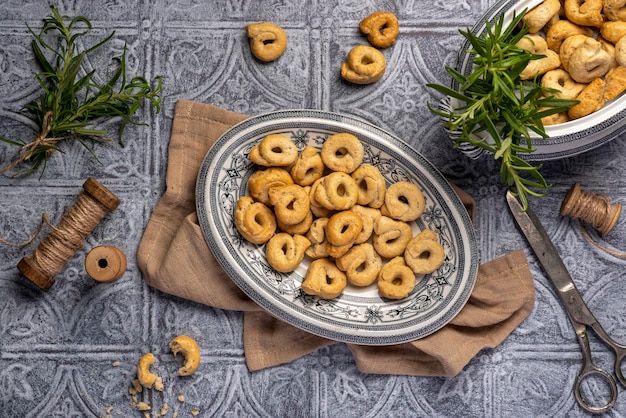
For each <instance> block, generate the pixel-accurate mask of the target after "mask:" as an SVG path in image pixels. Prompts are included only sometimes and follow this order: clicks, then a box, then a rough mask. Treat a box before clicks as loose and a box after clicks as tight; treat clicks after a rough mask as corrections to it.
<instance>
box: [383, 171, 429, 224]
mask: <svg viewBox="0 0 626 418" xmlns="http://www.w3.org/2000/svg"><path fill="white" fill-rule="evenodd" d="M425 208H426V202H425V200H424V194H423V193H422V190H421V189H420V188H419V186H418V185H417V184H414V183H411V182H408V181H398V182H396V183H393V184H392V185H391V186H389V187H388V188H387V191H386V192H385V204H384V205H383V206H382V207H381V208H380V211H381V213H382V214H383V215H385V216H388V217H390V218H393V219H397V220H399V221H404V222H411V221H414V220H416V219H417V218H419V217H420V216H422V213H424V209H425Z"/></svg>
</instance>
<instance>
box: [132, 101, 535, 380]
mask: <svg viewBox="0 0 626 418" xmlns="http://www.w3.org/2000/svg"><path fill="white" fill-rule="evenodd" d="M246 117H247V116H245V115H240V114H236V113H232V112H229V111H227V110H224V109H221V108H217V107H214V106H211V105H208V104H203V103H196V102H191V101H184V100H181V101H179V102H178V103H177V104H176V109H175V114H174V121H173V125H172V134H171V139H170V144H169V156H168V165H167V176H166V191H165V193H164V195H163V196H162V197H161V199H160V201H159V202H158V204H157V206H156V208H155V210H154V212H153V214H152V216H151V218H150V220H149V222H148V225H147V227H146V230H145V232H144V235H143V237H142V239H141V242H140V244H139V250H138V253H137V262H138V265H139V267H140V269H141V270H142V272H143V275H144V279H145V281H146V282H147V283H148V284H149V285H150V286H152V287H154V288H156V289H159V290H161V291H163V292H165V293H169V294H172V295H176V296H179V297H182V298H185V299H190V300H193V301H195V302H199V303H202V304H206V305H209V306H212V307H214V308H220V309H226V310H237V311H243V312H244V324H243V325H244V336H243V342H244V352H245V356H246V362H247V365H248V368H249V369H250V370H260V369H263V368H267V367H271V366H275V365H278V364H283V363H287V362H290V361H292V360H294V359H297V358H299V357H301V356H303V355H305V354H307V353H310V352H313V351H315V350H317V349H319V348H322V347H325V346H327V345H330V344H334V343H335V342H334V341H331V340H328V339H325V338H322V337H318V336H316V335H313V334H310V333H308V332H306V331H303V330H300V329H298V328H295V327H293V326H291V325H289V324H287V323H285V322H283V321H281V320H279V319H276V318H274V317H273V316H271V315H270V314H269V313H267V312H266V311H265V310H263V309H262V308H261V307H260V306H258V305H257V304H256V303H255V302H253V301H252V300H251V299H249V298H248V297H247V296H246V295H245V294H244V293H243V292H242V291H241V290H240V289H239V288H238V287H237V285H235V283H234V282H233V281H232V280H230V278H229V277H228V276H227V275H226V274H225V273H224V271H223V270H222V269H221V267H220V266H219V264H218V262H217V261H216V260H215V258H214V257H213V254H212V253H211V250H210V249H209V248H208V246H207V244H206V242H205V239H204V236H203V234H202V231H201V229H200V226H199V225H198V219H197V217H196V212H195V210H196V209H195V184H196V176H197V174H198V170H199V169H200V165H201V163H202V161H203V159H204V156H205V155H206V153H207V151H208V150H209V148H210V147H211V145H212V144H213V143H214V142H215V140H217V138H219V136H220V135H221V134H223V133H224V132H226V131H227V130H228V129H229V128H230V127H231V126H232V125H234V124H236V123H238V122H240V121H242V120H244V119H245V118H246ZM459 195H460V196H461V198H462V199H463V200H464V201H465V202H467V204H468V205H467V206H468V210H469V212H470V215H473V200H472V199H471V197H469V196H468V195H467V194H465V193H463V192H462V191H459ZM534 301H535V288H534V284H533V279H532V276H531V273H530V270H529V267H528V264H527V261H526V258H525V256H524V253H523V252H522V251H521V250H518V251H515V252H512V253H510V254H508V255H506V256H503V257H501V258H499V259H497V260H493V261H490V262H488V263H486V264H483V265H481V266H480V268H479V270H478V278H477V280H476V284H475V286H474V290H473V292H472V295H471V297H470V300H469V301H468V303H467V304H466V306H465V307H464V308H463V309H462V310H461V311H460V312H459V314H458V315H457V316H456V317H455V318H454V319H453V320H452V321H451V322H450V323H449V324H448V325H446V326H445V327H443V328H442V329H440V330H439V331H437V332H435V333H433V334H431V335H429V336H427V337H425V338H422V339H419V340H417V341H413V342H409V343H404V344H397V345H392V346H382V347H369V346H359V345H354V344H349V345H348V346H349V348H350V350H351V351H352V354H353V356H354V358H355V361H356V364H357V367H358V368H359V370H361V371H362V372H365V373H380V374H403V375H421V376H454V375H456V374H458V373H459V372H460V371H461V370H462V369H463V367H465V365H466V364H467V363H468V362H469V361H470V360H471V359H472V358H473V357H474V356H475V355H476V354H477V353H478V352H479V351H480V350H482V349H483V348H493V347H495V346H497V345H498V344H500V343H501V342H502V341H503V340H504V339H505V338H506V337H507V336H508V335H509V334H510V333H511V331H513V329H515V327H517V326H518V325H519V324H520V322H522V321H523V320H524V319H525V318H526V317H527V316H528V314H529V313H530V312H531V310H532V308H533V306H534Z"/></svg>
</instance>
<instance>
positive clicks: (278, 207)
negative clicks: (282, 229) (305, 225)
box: [269, 184, 311, 225]
mask: <svg viewBox="0 0 626 418" xmlns="http://www.w3.org/2000/svg"><path fill="white" fill-rule="evenodd" d="M269 195H270V203H271V204H272V205H273V206H274V214H275V215H276V219H278V220H280V222H281V223H283V224H286V225H295V224H298V223H300V222H302V221H304V220H305V219H306V217H307V215H308V214H309V212H310V210H311V204H310V200H309V193H308V192H307V191H306V190H305V189H304V188H303V187H302V186H298V185H297V184H290V185H289V186H283V187H273V188H271V189H270V191H269Z"/></svg>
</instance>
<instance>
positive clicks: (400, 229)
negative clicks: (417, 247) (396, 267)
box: [372, 216, 413, 258]
mask: <svg viewBox="0 0 626 418" xmlns="http://www.w3.org/2000/svg"><path fill="white" fill-rule="evenodd" d="M412 237H413V231H412V230H411V225H409V224H408V223H406V222H404V221H397V220H395V219H391V218H389V217H387V216H381V217H380V219H379V220H378V222H376V223H375V224H374V236H373V237H372V243H373V244H374V248H375V249H376V252H377V253H378V254H380V255H381V256H382V257H385V258H394V257H397V256H399V255H402V253H404V250H405V249H406V246H407V244H408V243H409V241H411V238H412Z"/></svg>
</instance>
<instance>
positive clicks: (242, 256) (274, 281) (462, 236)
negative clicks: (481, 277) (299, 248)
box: [196, 110, 478, 345]
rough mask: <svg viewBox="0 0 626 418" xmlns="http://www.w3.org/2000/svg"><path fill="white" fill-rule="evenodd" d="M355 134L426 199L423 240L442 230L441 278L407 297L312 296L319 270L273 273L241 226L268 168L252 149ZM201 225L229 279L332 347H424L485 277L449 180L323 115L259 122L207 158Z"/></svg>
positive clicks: (377, 160) (362, 125)
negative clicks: (239, 218) (307, 280)
mask: <svg viewBox="0 0 626 418" xmlns="http://www.w3.org/2000/svg"><path fill="white" fill-rule="evenodd" d="M339 132H349V133H352V134H354V135H356V136H357V137H358V138H359V139H360V140H361V142H362V143H363V145H364V148H365V159H364V162H365V163H369V164H372V165H374V166H376V167H378V169H379V170H380V171H381V173H382V174H383V176H384V177H385V179H386V180H387V182H388V183H389V184H391V183H393V182H396V181H400V180H406V181H410V182H414V183H416V184H418V185H419V186H420V187H421V189H422V190H423V192H424V196H425V200H426V210H425V212H424V214H423V215H422V216H421V217H420V219H418V220H417V221H416V222H414V223H413V224H412V227H413V231H414V234H415V233H417V232H419V231H420V230H423V229H425V228H429V229H433V230H435V231H436V232H437V233H438V235H439V237H440V242H441V244H442V246H443V247H444V250H445V261H444V263H443V265H442V266H441V267H440V268H439V269H438V270H437V271H435V272H434V273H432V274H430V275H427V276H425V277H418V279H420V280H418V284H417V286H416V287H415V289H414V291H413V292H412V293H411V294H410V295H409V296H408V297H407V298H405V299H402V300H398V301H392V300H387V299H384V298H382V297H381V296H380V295H379V294H378V290H377V287H376V286H375V285H372V286H369V287H367V288H356V287H352V286H350V285H348V287H347V288H346V289H345V290H344V292H343V294H342V295H341V296H340V297H338V298H336V299H333V300H323V299H320V298H318V297H315V296H311V295H307V294H305V293H304V292H303V291H302V290H301V288H300V284H301V282H302V280H303V277H304V275H305V274H306V269H307V267H308V265H309V264H310V261H309V260H306V259H305V261H303V263H301V265H300V267H299V268H298V269H297V270H296V271H294V272H292V273H288V274H284V273H279V272H277V271H275V270H273V269H272V268H271V267H270V266H269V264H268V263H267V261H266V259H265V246H259V245H254V244H251V243H249V242H247V241H246V240H245V239H243V237H241V235H240V234H239V233H238V232H237V229H236V228H235V226H234V223H233V214H234V208H235V204H236V202H237V200H238V199H239V197H241V196H243V195H246V194H247V181H248V178H249V177H250V176H251V175H252V173H254V172H255V171H256V170H257V169H259V167H257V166H255V165H254V164H253V163H251V162H250V160H249V158H248V153H249V152H250V149H251V148H252V147H253V146H254V145H255V144H256V143H258V142H259V141H260V140H261V139H262V138H263V137H265V136H266V135H268V134H270V133H277V134H282V135H285V136H287V137H289V138H290V139H291V140H292V141H293V142H294V143H295V144H296V146H297V147H298V149H300V150H301V149H303V148H304V147H305V146H307V145H311V146H314V147H316V148H318V149H319V148H321V146H322V144H323V143H324V141H325V140H326V138H327V137H328V136H329V135H332V134H334V133H339ZM196 200H197V212H198V220H199V223H200V227H201V229H202V231H203V234H204V236H205V238H206V240H207V243H208V245H209V247H210V248H211V250H212V252H213V254H214V255H215V257H216V259H217V260H218V262H219V263H220V265H221V266H222V267H223V268H224V270H225V271H226V273H227V274H228V275H229V277H230V278H231V279H232V280H233V281H234V282H235V283H236V284H237V285H238V286H239V287H240V288H241V289H242V290H243V292H244V293H246V294H247V295H248V296H249V297H250V298H252V299H253V300H254V301H255V302H257V303H258V304H259V305H261V306H262V307H263V308H265V309H266V310H267V311H269V312H270V313H272V314H273V315H275V316H276V317H278V318H280V319H282V320H284V321H286V322H288V323H290V324H292V325H294V326H296V327H299V328H301V329H304V330H306V331H308V332H311V333H313V334H317V335H320V336H323V337H326V338H329V339H332V340H336V341H343V342H349V343H356V344H366V345H387V344H396V343H401V342H406V341H411V340H415V339H418V338H422V337H424V336H426V335H429V334H431V333H433V332H435V331H437V330H438V329H440V328H441V327H443V326H444V325H445V324H447V323H448V322H449V321H450V320H451V319H452V318H453V317H454V316H455V315H456V314H457V313H458V312H459V311H460V310H461V308H462V307H463V306H464V305H465V303H466V302H467V300H468V298H469V296H470V293H471V291H472V289H473V286H474V282H475V280H476V274H477V268H478V254H477V253H478V251H477V246H476V240H475V237H474V230H473V226H472V224H471V220H470V219H469V216H468V214H467V211H466V210H465V208H464V206H463V205H462V203H461V201H460V200H459V198H458V196H457V195H456V193H455V192H454V190H453V189H452V187H451V186H450V184H449V183H448V182H447V181H446V180H445V178H444V177H443V176H442V175H441V173H440V172H439V171H438V170H437V169H436V168H435V167H433V166H432V165H431V164H430V163H429V162H428V161H427V160H425V159H424V158H423V157H422V156H421V155H420V154H419V153H417V152H416V151H414V150H413V149H411V148H410V146H409V145H407V144H406V143H405V142H403V141H401V140H400V139H398V138H396V137H395V136H393V135H391V134H389V133H387V132H385V131H383V130H381V129H379V128H377V127H376V126H374V125H372V124H369V123H367V122H364V121H361V120H359V119H355V118H352V117H348V116H343V115H338V114H335V113H330V112H323V111H316V110H293V111H280V112H272V113H268V114H264V115H260V116H257V117H253V118H250V119H247V120H245V121H243V122H242V123H240V124H238V125H236V126H234V127H233V128H231V129H230V130H229V131H227V132H226V133H225V134H224V135H222V136H221V137H220V138H219V139H218V141H217V142H216V143H215V145H214V146H213V147H212V148H211V150H210V151H209V152H208V153H207V155H206V157H205V159H204V162H203V164H202V166H201V168H200V171H199V174H198V181H197V187H196Z"/></svg>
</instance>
